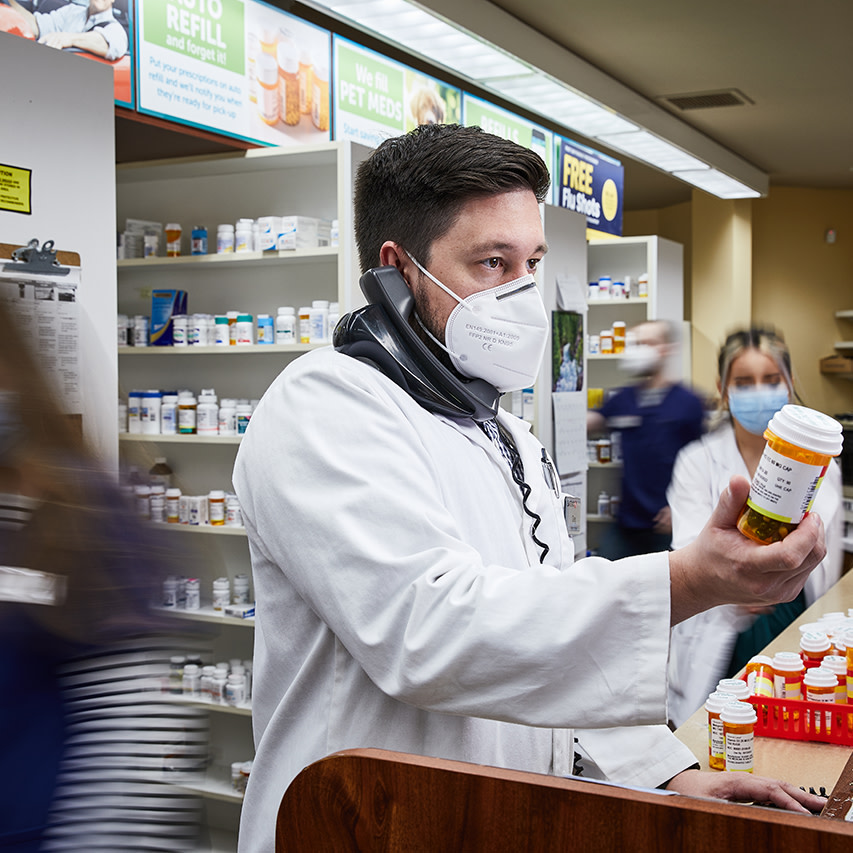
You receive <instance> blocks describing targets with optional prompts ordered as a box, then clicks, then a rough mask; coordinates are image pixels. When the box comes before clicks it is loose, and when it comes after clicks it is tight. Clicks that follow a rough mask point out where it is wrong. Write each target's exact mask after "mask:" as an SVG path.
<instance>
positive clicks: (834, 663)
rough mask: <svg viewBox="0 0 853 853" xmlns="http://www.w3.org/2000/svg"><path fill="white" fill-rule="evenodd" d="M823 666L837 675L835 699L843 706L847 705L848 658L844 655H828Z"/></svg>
mask: <svg viewBox="0 0 853 853" xmlns="http://www.w3.org/2000/svg"><path fill="white" fill-rule="evenodd" d="M821 666H822V667H823V668H824V669H828V670H829V671H830V672H832V673H834V674H835V680H836V685H835V699H834V700H833V701H835V702H838V703H840V704H842V705H845V704H847V658H846V657H844V656H843V655H827V656H826V657H825V658H824V659H823V663H822V664H821Z"/></svg>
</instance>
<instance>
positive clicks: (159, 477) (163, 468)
mask: <svg viewBox="0 0 853 853" xmlns="http://www.w3.org/2000/svg"><path fill="white" fill-rule="evenodd" d="M148 483H149V485H151V486H162V487H163V488H164V489H168V488H169V487H170V486H171V485H172V469H171V468H170V467H169V463H168V462H167V461H166V457H165V456H156V457H155V458H154V464H153V465H152V466H151V467H150V468H149V469H148Z"/></svg>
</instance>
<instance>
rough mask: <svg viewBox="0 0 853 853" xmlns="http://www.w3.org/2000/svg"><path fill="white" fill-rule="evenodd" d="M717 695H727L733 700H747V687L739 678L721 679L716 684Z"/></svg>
mask: <svg viewBox="0 0 853 853" xmlns="http://www.w3.org/2000/svg"><path fill="white" fill-rule="evenodd" d="M717 692H718V693H728V694H729V695H730V696H732V697H734V698H735V699H739V700H743V699H748V698H749V685H748V684H747V683H746V682H745V681H742V680H741V679H740V678H721V679H720V680H719V681H718V682H717Z"/></svg>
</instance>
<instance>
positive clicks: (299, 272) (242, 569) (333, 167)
mask: <svg viewBox="0 0 853 853" xmlns="http://www.w3.org/2000/svg"><path fill="white" fill-rule="evenodd" d="M368 153H369V149H367V148H364V147H363V146H359V145H354V144H352V143H344V142H332V143H325V144H321V145H316V146H308V147H294V148H284V149H282V148H276V149H271V148H268V149H256V150H251V151H246V152H237V153H229V154H225V155H217V156H211V157H200V158H181V159H172V160H164V161H156V162H145V163H137V164H128V165H121V166H119V167H118V168H117V174H116V184H117V193H116V195H117V224H118V227H119V228H123V227H124V222H125V219H127V218H132V219H144V220H151V221H155V222H161V223H165V222H167V221H174V222H180V223H181V224H182V226H183V232H184V245H183V247H182V248H183V251H184V252H185V253H186V254H185V255H183V256H181V257H178V258H165V257H158V258H147V259H133V260H125V261H120V262H119V263H118V309H119V311H120V312H121V313H123V314H128V315H134V314H150V306H151V292H152V290H155V289H158V290H160V289H180V290H185V291H186V292H187V294H188V302H187V310H188V313H196V312H202V313H209V314H218V313H224V312H225V311H228V310H239V311H241V312H248V313H251V314H253V315H255V316H257V315H258V314H260V313H267V314H272V315H275V313H276V309H277V308H278V306H280V305H292V306H293V307H294V308H297V309H298V308H299V307H300V306H302V305H310V304H311V301H312V300H314V299H328V300H329V301H337V302H338V303H339V304H340V312H341V314H343V313H345V312H346V311H348V310H351V309H352V308H354V307H357V306H359V305H360V304H362V302H363V299H362V297H361V294H360V292H359V290H358V268H357V263H356V257H355V250H354V239H353V232H352V187H353V175H354V171H355V169H356V167H357V165H358V163H359V162H360V161H361V160H363V159H364V158H365V157H366V156H367V154H368ZM266 215H301V216H318V217H322V218H325V219H337V220H338V223H339V233H340V238H339V240H340V245H339V246H337V247H330V248H327V247H323V248H316V249H301V250H297V251H293V252H270V253H245V254H242V253H241V254H231V255H216V254H208V255H204V256H192V255H190V254H189V233H190V230H191V227H192V226H194V225H197V224H203V225H206V226H207V229H208V233H209V234H210V235H212V238H211V240H210V244H211V248H213V249H214V250H215V239H214V238H215V234H216V227H217V225H218V224H220V223H223V222H232V223H233V222H235V221H236V220H237V219H239V218H240V217H244V216H250V217H252V218H257V217H259V216H266ZM315 346H316V345H305V344H291V345H286V346H279V345H253V346H240V347H139V348H136V347H121V348H119V351H118V357H119V393H120V395H121V396H126V395H127V393H128V392H129V391H130V390H132V389H135V388H140V389H147V388H160V389H170V390H171V389H175V390H177V389H181V388H189V389H192V390H193V391H195V392H196V393H198V392H199V391H200V390H201V389H202V388H214V389H215V391H216V394H217V397H218V398H219V400H221V399H222V398H223V397H232V398H238V399H239V398H248V399H258V398H260V397H261V396H262V395H263V393H264V391H265V390H266V388H267V387H268V386H269V384H270V383H271V382H272V380H273V379H274V378H275V377H276V376H277V375H278V373H279V372H280V371H281V370H282V369H283V368H284V367H285V366H286V365H287V364H288V362H289V361H291V360H292V359H294V358H298V357H299V356H300V355H302V354H303V353H305V352H308V351H309V350H311V349H314V348H315ZM239 443H240V437H220V436H185V435H168V436H167V435H128V434H123V435H121V436H120V451H121V453H122V456H123V457H124V460H125V463H126V464H137V465H138V467H139V468H140V470H142V471H144V470H147V468H148V467H149V466H150V464H151V463H152V462H153V459H154V457H156V456H165V457H166V458H167V459H168V461H169V464H170V466H171V467H172V469H173V471H174V477H173V480H174V485H177V486H179V487H180V488H181V489H182V491H183V492H184V494H195V495H202V494H206V493H207V492H209V491H210V490H211V489H214V488H218V489H225V490H228V491H230V490H232V485H231V471H232V467H233V463H234V456H235V454H236V451H237V449H238V447H239ZM160 527H162V528H163V529H165V530H167V531H172V532H175V533H180V534H206V535H202V536H197V537H194V536H190V537H183V536H182V537H180V539H181V546H183V553H186V554H187V558H188V562H189V565H188V566H187V574H188V575H193V576H197V577H199V579H200V581H201V588H202V609H201V610H199V611H195V612H186V611H177V612H174V616H175V617H176V618H179V619H182V620H187V621H188V622H191V623H195V624H196V625H197V626H198V627H199V628H203V629H205V630H207V631H211V632H213V633H212V640H211V643H212V655H213V659H214V660H228V659H230V658H240V659H247V658H251V656H252V647H253V640H254V619H238V618H235V617H228V616H224V615H222V614H221V613H217V612H215V611H213V609H212V608H211V607H210V606H209V605H210V600H211V589H212V581H213V579H214V578H216V577H222V576H228V577H229V578H231V579H232V580H233V577H234V576H235V575H236V574H249V575H251V565H250V561H249V554H248V549H247V547H246V531H245V529H243V528H236V527H214V526H210V525H199V526H189V525H174V524H169V525H158V528H160ZM176 541H177V540H176ZM178 701H182V702H185V703H188V704H191V705H192V706H193V707H198V708H202V709H204V710H206V711H208V712H209V714H210V751H211V760H212V765H213V767H214V768H219V771H218V772H212V773H208V774H207V776H206V777H205V778H204V779H198V778H197V779H193V780H189V781H185V782H179V783H178V784H179V785H182V786H183V787H186V788H187V789H188V790H193V791H195V792H196V793H199V794H200V795H201V796H202V797H203V798H204V800H205V803H206V824H207V831H208V833H209V835H210V839H211V845H212V847H213V849H216V850H223V851H224V850H230V851H233V850H235V849H236V838H237V829H238V825H239V811H240V805H241V802H242V796H240V795H238V794H236V792H233V791H232V790H231V788H230V780H229V779H228V778H227V770H222V768H228V767H229V766H230V764H231V762H232V761H241V760H247V759H249V758H251V757H252V755H253V754H254V748H253V744H252V731H251V705H250V704H246V705H243V706H238V707H232V706H228V705H212V704H211V703H209V702H199V701H194V700H182V699H179V700H178Z"/></svg>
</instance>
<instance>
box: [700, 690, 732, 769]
mask: <svg viewBox="0 0 853 853" xmlns="http://www.w3.org/2000/svg"><path fill="white" fill-rule="evenodd" d="M731 701H732V695H731V693H720V692H719V691H716V690H715V691H714V692H713V693H711V694H710V695H709V696H708V698H707V699H706V700H705V710H706V711H707V712H708V764H709V766H710V767H711V769H712V770H725V769H726V744H725V738H724V737H723V722H722V720H721V719H720V711H722V710H723V708H724V707H725V706H726V705H728V704H729V702H731Z"/></svg>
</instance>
